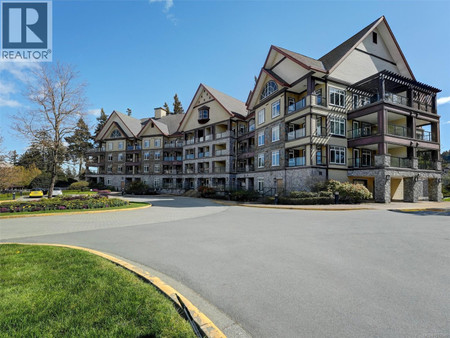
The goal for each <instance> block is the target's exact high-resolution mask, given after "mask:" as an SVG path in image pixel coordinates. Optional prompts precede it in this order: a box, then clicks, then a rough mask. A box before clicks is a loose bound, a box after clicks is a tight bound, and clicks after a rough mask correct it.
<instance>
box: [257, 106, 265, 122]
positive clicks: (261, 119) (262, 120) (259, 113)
mask: <svg viewBox="0 0 450 338" xmlns="http://www.w3.org/2000/svg"><path fill="white" fill-rule="evenodd" d="M265 113H266V110H265V109H264V108H263V109H261V110H260V111H259V112H258V124H262V123H264V115H265Z"/></svg>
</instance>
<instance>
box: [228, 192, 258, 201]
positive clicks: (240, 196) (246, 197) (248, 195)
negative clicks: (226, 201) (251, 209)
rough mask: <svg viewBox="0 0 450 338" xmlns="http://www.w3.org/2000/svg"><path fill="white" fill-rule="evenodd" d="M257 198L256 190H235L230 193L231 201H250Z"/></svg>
mask: <svg viewBox="0 0 450 338" xmlns="http://www.w3.org/2000/svg"><path fill="white" fill-rule="evenodd" d="M258 198H259V193H258V192H257V191H250V190H236V191H233V192H232V193H231V199H232V200H233V201H240V202H252V201H256V200H257V199H258Z"/></svg>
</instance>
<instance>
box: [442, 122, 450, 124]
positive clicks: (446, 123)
mask: <svg viewBox="0 0 450 338" xmlns="http://www.w3.org/2000/svg"><path fill="white" fill-rule="evenodd" d="M442 124H450V121H445V122H443V123H442Z"/></svg>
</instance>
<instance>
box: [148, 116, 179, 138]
mask: <svg viewBox="0 0 450 338" xmlns="http://www.w3.org/2000/svg"><path fill="white" fill-rule="evenodd" d="M183 117H184V114H169V115H167V116H163V117H161V118H159V119H155V118H152V121H153V123H155V125H156V126H157V127H158V128H159V129H160V130H161V131H162V132H163V134H165V135H172V134H175V133H176V132H177V130H178V126H179V125H180V122H181V120H182V119H183Z"/></svg>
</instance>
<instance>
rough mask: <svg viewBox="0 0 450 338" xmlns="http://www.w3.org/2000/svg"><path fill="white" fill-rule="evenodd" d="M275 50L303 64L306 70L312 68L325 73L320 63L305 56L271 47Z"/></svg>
mask: <svg viewBox="0 0 450 338" xmlns="http://www.w3.org/2000/svg"><path fill="white" fill-rule="evenodd" d="M273 47H275V48H276V49H279V50H280V51H281V52H282V53H284V54H286V55H289V56H290V57H291V58H293V59H295V60H297V61H298V62H300V63H302V64H304V65H305V66H307V67H308V68H314V69H316V70H322V71H326V69H325V67H324V66H323V64H322V62H321V61H319V60H316V59H313V58H310V57H309V56H305V55H302V54H299V53H295V52H293V51H291V50H288V49H285V48H281V47H278V46H273Z"/></svg>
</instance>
